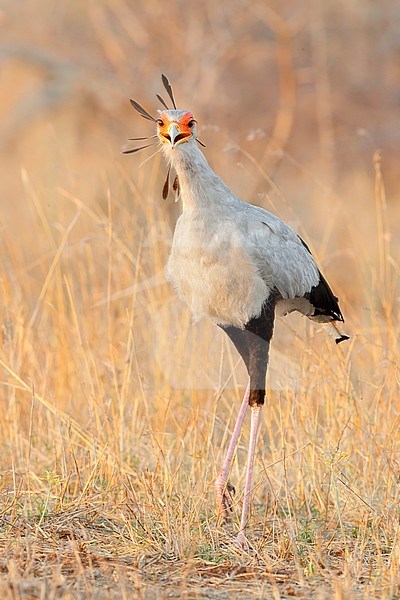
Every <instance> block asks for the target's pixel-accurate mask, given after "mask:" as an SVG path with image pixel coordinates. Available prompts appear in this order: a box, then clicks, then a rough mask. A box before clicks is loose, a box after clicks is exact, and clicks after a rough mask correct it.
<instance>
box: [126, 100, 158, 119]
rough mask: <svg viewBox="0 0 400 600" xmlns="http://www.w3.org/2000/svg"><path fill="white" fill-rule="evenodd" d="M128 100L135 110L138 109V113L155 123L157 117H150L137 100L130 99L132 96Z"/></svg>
mask: <svg viewBox="0 0 400 600" xmlns="http://www.w3.org/2000/svg"><path fill="white" fill-rule="evenodd" d="M130 102H131V104H132V106H133V108H134V109H135V110H137V111H138V113H139V114H140V115H141V116H142V117H143V118H144V119H148V120H149V121H153V122H154V123H156V121H157V119H155V118H154V117H152V116H151V115H149V113H148V112H147V110H145V109H144V108H143V106H140V104H139V103H138V102H136V100H132V98H131V99H130Z"/></svg>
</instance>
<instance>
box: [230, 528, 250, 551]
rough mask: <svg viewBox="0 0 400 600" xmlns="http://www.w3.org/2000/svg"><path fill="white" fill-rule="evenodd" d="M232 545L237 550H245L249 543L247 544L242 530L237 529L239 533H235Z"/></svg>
mask: <svg viewBox="0 0 400 600" xmlns="http://www.w3.org/2000/svg"><path fill="white" fill-rule="evenodd" d="M233 545H234V546H235V548H237V549H238V550H244V551H245V552H246V551H247V550H248V549H249V545H248V543H247V540H246V538H245V535H244V533H243V532H242V531H239V533H238V534H237V536H236V539H235V541H234V542H233Z"/></svg>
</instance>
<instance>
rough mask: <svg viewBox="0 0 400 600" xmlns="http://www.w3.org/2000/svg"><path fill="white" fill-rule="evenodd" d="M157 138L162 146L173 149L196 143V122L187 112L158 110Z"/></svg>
mask: <svg viewBox="0 0 400 600" xmlns="http://www.w3.org/2000/svg"><path fill="white" fill-rule="evenodd" d="M158 114H159V116H158V119H156V124H157V136H158V139H159V140H160V142H161V143H162V144H168V146H169V147H171V148H175V147H176V146H178V145H179V144H185V143H187V142H195V141H196V124H197V121H196V119H195V118H194V117H193V115H192V113H191V112H188V111H187V110H159V111H158Z"/></svg>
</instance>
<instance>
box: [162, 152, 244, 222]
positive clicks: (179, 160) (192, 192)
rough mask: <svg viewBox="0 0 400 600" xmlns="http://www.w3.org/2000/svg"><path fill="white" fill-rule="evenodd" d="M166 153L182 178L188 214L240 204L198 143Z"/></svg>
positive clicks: (184, 203) (182, 192)
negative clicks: (221, 205) (192, 211)
mask: <svg viewBox="0 0 400 600" xmlns="http://www.w3.org/2000/svg"><path fill="white" fill-rule="evenodd" d="M164 146H166V144H165V145H164ZM163 150H164V153H165V155H166V158H167V159H168V160H169V162H170V163H171V166H172V167H173V168H174V169H175V171H176V173H177V175H178V178H179V184H180V189H181V197H182V202H183V210H184V211H185V210H190V209H195V210H196V209H201V208H208V207H210V206H211V205H212V206H214V207H215V206H216V205H220V204H224V205H226V204H232V203H236V202H238V199H237V198H236V197H235V196H234V194H233V193H232V192H231V191H230V189H229V188H228V187H227V186H226V185H225V183H224V182H223V181H222V179H221V178H220V177H218V175H216V173H214V171H213V170H212V169H211V167H210V165H209V164H208V162H207V159H206V157H205V156H204V154H203V153H202V151H201V150H200V148H198V147H197V145H196V143H195V142H193V143H192V142H187V143H184V144H180V145H179V146H176V147H174V148H171V147H169V146H167V147H164V148H163Z"/></svg>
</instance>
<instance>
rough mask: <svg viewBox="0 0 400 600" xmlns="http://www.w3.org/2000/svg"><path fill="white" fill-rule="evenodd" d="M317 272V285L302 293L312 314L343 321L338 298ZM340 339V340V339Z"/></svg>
mask: <svg viewBox="0 0 400 600" xmlns="http://www.w3.org/2000/svg"><path fill="white" fill-rule="evenodd" d="M299 240H300V241H301V243H302V244H303V246H304V248H305V249H306V250H307V251H308V252H309V253H310V254H311V251H310V248H309V247H308V246H307V244H306V243H305V242H304V241H303V240H302V239H301V237H300V236H299ZM318 273H319V282H318V284H317V285H314V286H313V287H312V288H311V290H310V292H308V293H307V294H304V297H305V298H306V299H307V300H308V301H309V302H310V304H312V305H313V307H314V314H313V316H314V317H316V316H319V315H323V316H327V317H331V318H332V320H333V321H342V323H344V318H343V315H342V312H341V310H340V308H339V304H338V298H337V297H336V296H335V295H334V294H333V292H332V290H331V288H330V287H329V284H328V282H327V281H326V279H325V277H324V276H323V275H322V273H321V271H319V270H318ZM340 341H342V340H340Z"/></svg>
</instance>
